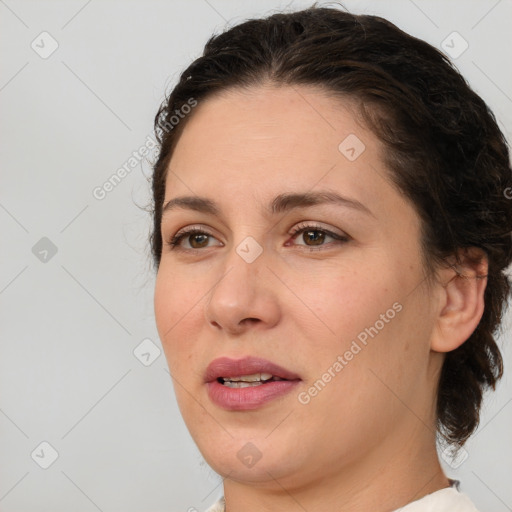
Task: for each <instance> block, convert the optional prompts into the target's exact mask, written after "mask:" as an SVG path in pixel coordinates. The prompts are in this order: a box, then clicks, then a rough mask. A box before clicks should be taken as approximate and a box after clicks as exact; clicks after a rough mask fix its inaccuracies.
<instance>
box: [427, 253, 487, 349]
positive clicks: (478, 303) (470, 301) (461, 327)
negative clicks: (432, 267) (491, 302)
mask: <svg viewBox="0 0 512 512" xmlns="http://www.w3.org/2000/svg"><path fill="white" fill-rule="evenodd" d="M487 269H488V259H487V255H486V254H485V253H484V252H483V251H482V250H481V249H478V248H476V247H471V248H467V249H463V250H461V251H460V252H459V260H458V261H457V262H454V263H453V264H451V265H450V266H449V267H447V268H445V269H442V270H441V271H440V272H439V278H440V279H439V283H438V285H437V286H439V287H441V288H440V290H439V291H440V294H441V301H440V303H439V311H438V316H437V322H436V326H435V329H434V332H433V335H432V339H431V349H432V350H433V351H435V352H451V351H452V350H455V349H456V348H458V347H459V346H460V345H462V344H463V343H464V342H465V341H466V340H467V339H468V338H469V337H470V336H471V334H472V333H473V332H474V330H475V329H476V327H477V326H478V323H479V322H480V319H481V318H482V315H483V312H484V293H485V287H486V285H487Z"/></svg>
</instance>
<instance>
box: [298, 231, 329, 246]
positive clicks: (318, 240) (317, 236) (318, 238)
mask: <svg viewBox="0 0 512 512" xmlns="http://www.w3.org/2000/svg"><path fill="white" fill-rule="evenodd" d="M325 235H326V233H325V231H320V230H319V229H313V230H309V231H304V232H303V233H302V239H303V240H304V242H306V245H309V244H308V242H311V245H322V243H323V241H324V240H325Z"/></svg>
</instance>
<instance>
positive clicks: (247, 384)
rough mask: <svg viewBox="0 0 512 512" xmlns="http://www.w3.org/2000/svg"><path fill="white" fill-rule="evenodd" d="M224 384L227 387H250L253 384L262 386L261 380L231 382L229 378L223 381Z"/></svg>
mask: <svg viewBox="0 0 512 512" xmlns="http://www.w3.org/2000/svg"><path fill="white" fill-rule="evenodd" d="M224 386H226V387H228V388H252V387H254V386H263V382H261V381H257V382H243V381H237V382H231V381H229V380H226V381H224Z"/></svg>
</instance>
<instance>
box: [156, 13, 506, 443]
mask: <svg viewBox="0 0 512 512" xmlns="http://www.w3.org/2000/svg"><path fill="white" fill-rule="evenodd" d="M267 81H270V82H271V83H274V84H277V85H301V84H303V85H313V86H318V87H321V88H322V89H323V90H326V91H329V92H330V93H333V94H335V95H338V96H339V97H340V98H343V97H344V98H350V99H352V100H356V101H357V102H358V104H359V107H360V112H361V114H362V115H363V118H364V119H365V120H366V122H367V124H368V126H369V127H370V128H371V129H372V130H373V132H374V133H375V135H376V136H377V137H378V138H379V139H380V140H381V141H382V142H383V144H384V147H385V148H386V163H387V165H388V167H389V169H390V171H391V179H392V180H393V181H394V183H395V184H396V186H397V187H398V189H399V190H400V191H401V192H402V193H403V194H404V195H405V196H406V197H407V198H408V199H409V200H410V201H411V203H412V204H413V205H414V206H415V208H416V211H417V212H418V214H419V216H420V218H421V220H422V247H423V257H424V261H425V267H426V269H427V270H428V274H432V271H433V270H434V269H435V266H436V265H437V264H440V263H441V262H443V261H444V260H445V259H446V258H447V257H448V256H453V255H457V253H458V250H459V249H463V248H467V247H479V248H481V249H482V250H483V251H484V252H485V254H486V255H487V258H488V263H489V268H488V276H487V286H486V290H485V310H484V313H483V316H482V319H481V321H480V323H479V324H478V326H477V328H476V330H475V331H474V332H473V334H472V335H471V336H470V337H469V339H468V340H467V341H466V342H465V343H463V344H462V345H461V346H460V347H459V348H457V349H456V350H454V351H452V352H449V353H448V354H447V355H446V358H445V361H444V364H443V368H442V372H441V376H440V381H439V385H438V394H437V419H438V432H439V433H440V434H441V435H442V436H443V437H444V439H445V440H447V441H448V442H452V443H456V444H457V445H460V446H461V445H462V444H463V443H464V442H465V441H466V440H467V438H468V437H469V436H470V435H471V434H472V432H473V431H474V430H475V429H476V427H477V426H478V422H479V413H480V406H481V402H482V395H483V392H484V390H485V389H487V388H489V387H490V388H493V389H494V388H495V385H496V382H497V380H498V379H499V378H500V377H501V376H502V373H503V362H502V357H501V354H500V350H499V348H498V346H497V344H496V342H495V335H496V334H497V329H498V327H499V324H500V322H501V318H502V314H503V311H504V307H505V304H506V301H507V298H508V295H509V293H510V281H509V279H508V277H507V275H506V274H505V272H504V270H505V268H506V267H507V266H508V265H509V263H510V262H511V259H512V243H511V230H512V202H511V201H510V200H509V199H507V197H506V196H507V194H506V191H507V190H512V189H511V188H509V187H512V173H511V168H510V160H509V153H508V147H507V143H506V141H505V138H504V136H503V134H502V133H501V131H500V129H499V128H498V126H497V123H496V120H495V117H494V115H493V114H492V112H491V111H490V110H489V108H488V107H487V105H486V104H485V103H484V101H483V100H482V99H481V98H480V97H479V96H478V95H477V94H476V93H475V92H473V91H472V90H471V88H470V87H469V86H468V84H467V83H466V81H465V80H464V78H463V77H462V76H461V75H460V74H459V73H458V72H457V71H456V70H455V68H454V67H453V66H452V65H451V64H450V62H449V60H448V59H447V58H446V57H445V56H444V55H443V54H442V53H441V52H439V51H438V50H437V49H435V48H434V47H432V46H430V45H429V44H427V43H426V42H424V41H422V40H420V39H417V38H415V37H412V36H410V35H409V34H407V33H405V32H403V31H402V30H400V29H398V28H397V27H396V26H395V25H393V24H392V23H390V22H389V21H387V20H385V19H383V18H380V17H377V16H368V15H353V14H350V13H347V12H344V11H341V10H338V9H334V8H321V7H316V6H313V7H311V8H308V9H305V10H302V11H298V12H291V13H279V14H273V15H272V16H269V17H267V18H265V19H253V20H249V21H246V22H244V23H241V24H239V25H237V26H234V27H232V28H231V29H229V30H227V31H226V32H224V33H221V34H219V35H216V36H212V37H211V38H210V39H209V41H208V42H207V43H206V46H205V48H204V52H203V55H202V56H201V57H199V58H198V59H196V60H195V61H194V62H193V63H192V64H191V65H190V66H189V67H188V68H187V69H186V70H185V71H183V73H182V74H181V76H180V80H179V82H178V84H177V85H176V86H175V87H174V89H173V90H172V92H171V93H170V94H169V95H168V97H167V98H166V100H165V101H164V103H163V104H162V106H161V107H160V109H159V111H158V113H157V115H156V117H155V132H156V136H157V138H158V141H159V143H160V152H159V156H158V159H157V161H156V163H155V165H154V173H153V180H152V187H153V201H154V205H153V212H152V213H153V220H154V226H153V233H152V235H151V247H152V252H153V258H154V263H155V266H156V267H157V268H158V266H159V262H160V257H161V250H162V237H161V232H160V228H161V226H160V224H161V214H162V206H163V201H164V196H165V180H166V172H167V166H168V164H169V161H170V159H171V157H172V153H173V150H174V148H175V147H176V144H177V141H178V139H179V134H180V133H181V131H182V130H183V128H184V126H185V124H186V121H187V119H188V118H189V117H190V116H192V115H193V112H192V113H190V115H189V116H188V117H187V116H179V117H180V120H179V122H176V121H177V117H176V111H180V112H182V110H181V109H182V107H183V106H184V105H187V104H191V100H193V101H197V102H201V101H204V100H206V99H207V98H208V97H210V96H212V95H213V94H215V93H217V92H222V91H225V90H227V89H229V88H250V87H252V86H254V85H257V84H261V83H263V82H267ZM173 116H174V117H173Z"/></svg>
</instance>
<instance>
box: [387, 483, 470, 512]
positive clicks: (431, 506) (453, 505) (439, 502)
mask: <svg viewBox="0 0 512 512" xmlns="http://www.w3.org/2000/svg"><path fill="white" fill-rule="evenodd" d="M395 512H478V510H477V508H476V507H475V505H474V504H473V502H472V501H471V500H470V499H469V497H468V496H466V495H465V494H464V493H462V492H460V491H458V490H457V489H455V488H453V487H447V488H446V489H440V490H439V491H436V492H433V493H432V494H428V495H427V496H424V497H423V498H421V499H419V500H417V501H413V502H411V503H409V504H407V505H405V507H402V508H399V509H397V510H396V511H395Z"/></svg>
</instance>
